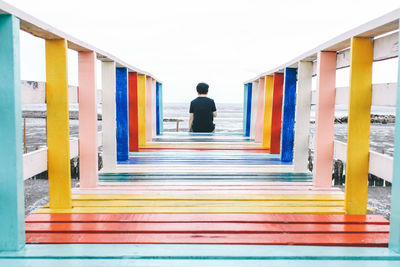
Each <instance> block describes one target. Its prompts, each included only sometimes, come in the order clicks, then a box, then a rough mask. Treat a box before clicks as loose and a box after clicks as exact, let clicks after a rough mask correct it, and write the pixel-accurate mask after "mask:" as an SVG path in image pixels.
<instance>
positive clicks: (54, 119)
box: [46, 39, 71, 209]
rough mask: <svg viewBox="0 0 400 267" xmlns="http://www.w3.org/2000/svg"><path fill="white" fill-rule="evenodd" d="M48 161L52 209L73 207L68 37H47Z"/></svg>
mask: <svg viewBox="0 0 400 267" xmlns="http://www.w3.org/2000/svg"><path fill="white" fill-rule="evenodd" d="M46 90H47V128H46V130H47V147H48V150H47V161H48V176H49V199H50V207H51V208H52V209H68V208H70V207H71V170H70V160H69V159H70V155H69V152H70V150H69V112H68V73H67V42H66V40H63V39H59V40H46Z"/></svg>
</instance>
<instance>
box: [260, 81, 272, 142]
mask: <svg viewBox="0 0 400 267" xmlns="http://www.w3.org/2000/svg"><path fill="white" fill-rule="evenodd" d="M264 84H265V89H264V91H265V96H264V99H265V100H264V123H263V140H262V146H263V147H264V148H270V147H271V123H272V104H273V98H274V77H273V76H270V75H267V76H265V82H264Z"/></svg>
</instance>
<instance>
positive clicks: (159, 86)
mask: <svg viewBox="0 0 400 267" xmlns="http://www.w3.org/2000/svg"><path fill="white" fill-rule="evenodd" d="M158 88H159V107H160V113H159V116H160V118H159V123H160V134H161V135H162V134H164V101H163V85H162V83H158Z"/></svg>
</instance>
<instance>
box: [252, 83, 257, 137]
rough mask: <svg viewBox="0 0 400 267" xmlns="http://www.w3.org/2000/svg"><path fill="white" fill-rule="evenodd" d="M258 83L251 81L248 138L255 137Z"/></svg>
mask: <svg viewBox="0 0 400 267" xmlns="http://www.w3.org/2000/svg"><path fill="white" fill-rule="evenodd" d="M258 84H259V81H258V80H257V81H254V82H253V83H252V93H251V117H250V138H251V139H255V136H256V122H257V106H258V89H259V88H258Z"/></svg>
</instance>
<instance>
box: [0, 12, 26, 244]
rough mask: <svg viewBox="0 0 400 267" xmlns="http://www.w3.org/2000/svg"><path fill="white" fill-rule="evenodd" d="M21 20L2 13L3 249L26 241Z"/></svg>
mask: <svg viewBox="0 0 400 267" xmlns="http://www.w3.org/2000/svg"><path fill="white" fill-rule="evenodd" d="M19 23H20V22H19V20H18V19H17V18H16V17H14V16H11V15H4V14H0V40H1V42H0V73H1V75H0V99H1V100H0V121H1V125H2V126H1V130H0V147H1V149H0V162H1V167H0V196H1V197H0V217H1V218H2V219H1V220H0V251H6V250H14V251H15V250H19V249H21V248H22V247H23V246H24V245H25V235H24V231H25V229H24V224H23V220H24V183H23V173H22V170H23V168H22V167H23V165H22V164H23V162H22V142H23V141H22V136H21V132H22V129H21V126H22V119H21V118H22V114H21V81H20V62H19V61H20V50H19V25H20V24H19Z"/></svg>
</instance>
